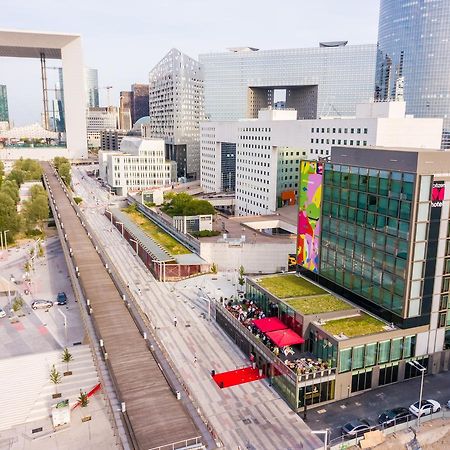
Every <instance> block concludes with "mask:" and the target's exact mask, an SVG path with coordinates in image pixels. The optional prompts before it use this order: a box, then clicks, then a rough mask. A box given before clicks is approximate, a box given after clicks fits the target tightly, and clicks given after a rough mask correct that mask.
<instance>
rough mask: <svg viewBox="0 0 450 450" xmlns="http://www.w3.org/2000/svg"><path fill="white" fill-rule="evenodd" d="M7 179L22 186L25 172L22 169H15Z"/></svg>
mask: <svg viewBox="0 0 450 450" xmlns="http://www.w3.org/2000/svg"><path fill="white" fill-rule="evenodd" d="M6 179H7V180H10V181H14V182H16V183H17V186H20V185H21V184H23V182H24V181H25V174H24V172H22V171H21V170H17V169H13V170H11V172H9V174H8V176H7V177H6Z"/></svg>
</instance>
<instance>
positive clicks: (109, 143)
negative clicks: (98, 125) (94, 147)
mask: <svg viewBox="0 0 450 450" xmlns="http://www.w3.org/2000/svg"><path fill="white" fill-rule="evenodd" d="M127 133H128V130H120V129H112V130H102V131H101V132H100V148H101V149H102V150H103V151H109V150H116V151H117V150H119V149H120V143H121V142H122V139H123V138H124V137H125V136H126V135H127Z"/></svg>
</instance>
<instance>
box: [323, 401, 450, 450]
mask: <svg viewBox="0 0 450 450" xmlns="http://www.w3.org/2000/svg"><path fill="white" fill-rule="evenodd" d="M442 418H443V419H448V418H450V410H449V409H447V408H444V409H441V410H440V411H439V412H437V413H434V414H430V415H428V416H422V417H421V418H420V423H423V422H428V421H429V420H433V419H442ZM417 422H418V419H417V418H416V417H415V416H412V415H411V416H408V417H407V419H406V422H402V423H398V424H396V425H394V426H390V427H388V428H386V427H384V426H383V425H374V426H373V427H372V428H371V430H370V431H375V430H380V431H382V432H383V434H384V435H390V434H393V433H396V432H398V431H402V430H406V429H408V428H411V429H412V430H413V431H414V435H415V434H416V432H417ZM362 440H364V435H362V436H359V437H357V438H354V439H348V438H345V436H340V437H338V438H335V439H333V440H331V441H330V444H329V446H330V447H329V448H330V450H344V449H347V448H350V447H352V446H353V445H358V444H359V442H361V441H362ZM414 441H415V437H414V439H412V441H411V442H410V444H411V446H414Z"/></svg>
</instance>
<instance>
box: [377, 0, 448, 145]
mask: <svg viewBox="0 0 450 450" xmlns="http://www.w3.org/2000/svg"><path fill="white" fill-rule="evenodd" d="M449 23H450V3H449V2H448V1H446V0H435V1H415V2H411V1H409V0H381V7H380V21H379V29H378V58H377V72H376V77H375V98H376V99H382V100H388V99H404V100H405V101H406V104H407V113H408V114H414V116H416V117H441V118H444V133H443V146H444V147H445V148H449V147H450V84H449V82H448V73H449V72H450V26H449Z"/></svg>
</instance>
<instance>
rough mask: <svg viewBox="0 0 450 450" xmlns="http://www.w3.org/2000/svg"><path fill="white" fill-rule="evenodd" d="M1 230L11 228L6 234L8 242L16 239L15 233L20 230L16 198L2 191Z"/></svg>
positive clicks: (0, 203) (0, 192)
mask: <svg viewBox="0 0 450 450" xmlns="http://www.w3.org/2000/svg"><path fill="white" fill-rule="evenodd" d="M0 230H1V231H4V230H9V233H7V234H6V236H7V239H8V242H12V241H14V236H15V234H16V233H17V232H18V231H19V230H20V216H19V214H18V213H17V207H16V203H15V202H14V200H13V199H12V198H11V197H10V196H9V195H8V194H7V193H5V192H2V191H0Z"/></svg>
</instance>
